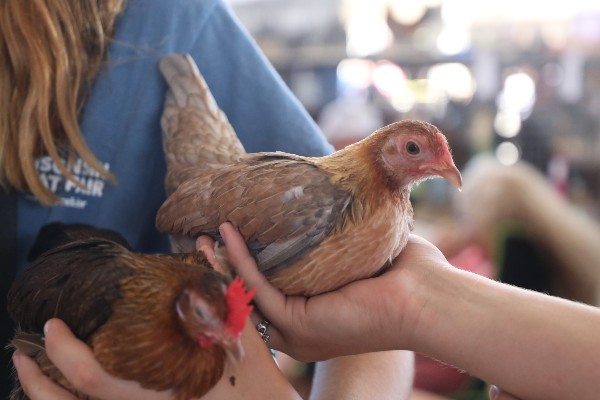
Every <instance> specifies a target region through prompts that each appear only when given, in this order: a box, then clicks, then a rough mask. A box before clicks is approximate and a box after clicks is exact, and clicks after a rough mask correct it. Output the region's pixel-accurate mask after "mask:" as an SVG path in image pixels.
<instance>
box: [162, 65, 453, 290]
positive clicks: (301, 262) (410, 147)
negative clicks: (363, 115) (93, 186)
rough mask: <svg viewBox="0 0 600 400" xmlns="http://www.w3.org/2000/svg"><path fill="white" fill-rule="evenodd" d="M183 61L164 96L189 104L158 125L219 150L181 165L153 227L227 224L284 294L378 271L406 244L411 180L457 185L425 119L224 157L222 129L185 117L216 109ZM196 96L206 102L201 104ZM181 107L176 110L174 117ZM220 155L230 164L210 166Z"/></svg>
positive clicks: (185, 232)
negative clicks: (308, 148) (347, 138)
mask: <svg viewBox="0 0 600 400" xmlns="http://www.w3.org/2000/svg"><path fill="white" fill-rule="evenodd" d="M174 57H175V56H172V57H171V59H170V60H169V59H166V60H163V62H162V64H163V65H164V64H165V63H169V62H171V61H172V60H173V58H174ZM186 60H187V64H188V67H187V70H186V69H180V70H179V74H180V76H178V77H177V79H175V78H173V76H168V75H167V74H165V75H166V79H167V81H168V83H169V85H170V92H180V91H183V92H184V93H186V92H187V93H188V95H187V96H186V95H185V94H181V93H179V95H178V96H175V95H173V94H170V95H169V96H170V97H169V98H173V97H179V98H180V99H184V100H185V101H184V102H181V103H179V104H178V105H177V106H175V105H174V104H173V103H172V102H170V100H168V101H167V106H168V107H169V106H170V107H171V109H170V111H169V115H168V116H167V115H165V116H164V117H163V118H166V119H168V120H169V121H171V122H170V123H169V125H165V124H163V128H164V127H165V126H166V127H167V128H169V126H177V127H178V129H177V130H176V131H175V132H172V130H171V129H167V130H165V131H164V132H165V135H164V139H165V141H166V142H169V141H174V140H177V141H179V142H180V145H181V146H184V147H185V146H186V143H190V142H192V141H194V142H195V143H197V144H201V143H203V145H202V148H201V149H196V150H195V151H197V152H198V154H199V155H200V156H201V155H202V154H209V153H211V152H213V153H216V154H215V155H212V156H210V157H209V158H207V159H208V163H209V165H204V164H203V161H202V160H201V159H197V160H194V163H196V164H195V165H191V164H192V163H190V164H188V165H186V166H185V167H184V168H182V169H185V171H186V176H185V178H184V179H182V180H180V181H179V182H178V185H177V186H176V189H175V190H174V191H173V192H172V193H171V192H169V194H170V196H168V198H167V200H166V201H165V202H164V204H163V205H162V206H161V208H160V209H159V211H158V214H157V218H156V226H157V228H158V229H159V230H161V231H164V232H170V233H172V234H174V235H178V237H181V236H184V237H188V238H196V237H198V236H200V235H209V236H211V237H213V238H214V239H216V240H218V241H220V240H221V238H220V236H219V233H218V227H219V225H220V224H222V223H223V222H226V221H230V222H231V223H233V225H234V226H235V227H237V229H239V231H240V232H241V234H242V235H243V237H244V238H245V240H246V243H247V245H248V247H249V249H250V251H251V253H252V254H253V256H254V257H255V258H256V261H257V264H258V266H259V269H260V271H261V272H262V273H263V274H264V275H265V276H266V277H267V279H268V280H269V281H270V283H271V284H273V285H274V286H275V287H278V288H279V289H281V290H282V291H283V292H284V293H286V294H296V295H304V296H312V295H316V294H319V293H323V292H327V291H330V290H333V289H336V288H339V287H341V286H343V285H345V284H347V283H349V282H352V281H354V280H358V279H362V278H366V277H370V276H373V275H375V274H377V273H378V272H380V271H381V270H382V269H383V268H385V266H386V265H388V264H389V261H390V260H391V259H393V258H394V257H396V256H397V255H398V254H399V253H400V251H401V250H402V249H403V248H404V246H405V244H406V241H407V239H408V235H409V233H410V231H411V229H412V218H413V210H412V206H411V203H410V199H409V196H410V191H411V188H412V187H413V185H414V184H416V183H418V182H420V181H422V180H425V179H428V178H432V177H435V176H441V177H444V178H446V179H447V180H448V181H449V182H450V183H452V184H453V185H455V186H457V187H459V188H460V186H461V182H462V181H461V176H460V172H459V171H458V169H457V168H456V166H455V165H454V162H453V160H452V156H451V153H450V149H449V146H448V143H447V140H446V138H445V137H444V135H443V134H442V133H441V132H440V131H439V130H438V129H437V128H436V127H435V126H433V125H431V124H428V123H426V122H421V121H413V120H405V121H400V122H396V123H393V124H391V125H388V126H385V127H383V128H381V129H379V130H377V131H375V132H374V133H372V134H371V135H370V136H369V137H367V138H365V139H364V140H362V141H360V142H357V143H355V144H352V145H350V146H347V147H346V148H344V149H341V150H338V151H337V152H335V153H333V154H331V155H329V156H325V157H303V156H298V155H294V154H287V153H282V152H270V153H254V154H245V155H240V152H239V146H238V147H236V148H237V149H238V150H236V151H235V152H234V153H233V154H232V153H228V152H227V151H225V154H223V153H224V152H223V150H222V149H223V147H220V148H217V147H213V146H212V143H213V142H214V141H218V140H219V139H218V136H219V135H220V134H221V132H222V131H223V130H222V129H216V128H215V126H214V124H205V125H190V126H187V125H186V123H185V119H184V117H185V116H186V115H187V113H192V114H198V115H202V114H206V113H207V110H210V114H211V115H217V114H218V115H221V114H219V112H218V111H216V110H217V109H218V107H217V105H216V104H213V102H214V99H212V96H210V94H209V93H208V88H207V86H206V84H205V83H204V81H203V80H202V78H201V76H200V74H199V72H198V71H197V69H196V68H195V67H194V66H193V61H192V60H191V58H187V59H186ZM180 61H182V60H181V59H180ZM180 64H183V62H180ZM164 70H165V68H163V71H164ZM181 75H183V76H187V78H186V79H187V81H186V82H188V83H187V84H180V85H174V84H173V82H183V81H184V80H185V78H184V77H182V76H181ZM203 91H204V93H203ZM192 98H193V99H194V100H190V99H192ZM203 101H206V103H203ZM198 102H200V103H202V106H200V107H197V106H196V104H197V103H198ZM173 107H174V108H173ZM177 107H179V108H180V109H181V111H180V114H181V115H180V117H179V121H178V123H174V122H172V121H175V120H177V119H178V117H177V112H176V109H177ZM197 118H198V119H201V118H204V119H205V120H206V119H209V118H211V117H210V116H208V115H207V116H205V117H197ZM213 119H214V118H213ZM221 120H222V118H221ZM220 126H222V123H221V125H220ZM226 131H227V132H228V134H227V137H224V138H222V139H221V140H223V141H225V142H237V141H238V140H237V139H235V137H234V134H235V132H233V130H232V129H231V128H230V127H229V128H228V129H226ZM175 133H176V134H177V135H178V137H177V138H175V137H174V136H173V135H174V134H175ZM187 137H192V138H194V139H192V140H188V139H186V138H187ZM200 138H205V139H200ZM191 146H192V145H190V147H191ZM165 149H166V158H167V160H171V159H172V158H173V157H174V156H175V155H173V154H171V153H170V152H169V149H170V146H168V145H167V146H165ZM188 151H194V150H188ZM217 155H220V156H221V157H222V159H224V160H227V159H229V160H230V161H229V162H219V163H218V165H216V167H215V163H213V160H215V159H216V158H217ZM167 186H168V187H169V185H167ZM174 187H175V185H172V186H171V188H174ZM168 191H169V189H168Z"/></svg>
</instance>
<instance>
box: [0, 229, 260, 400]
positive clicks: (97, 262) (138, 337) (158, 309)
mask: <svg viewBox="0 0 600 400" xmlns="http://www.w3.org/2000/svg"><path fill="white" fill-rule="evenodd" d="M62 229H63V230H66V231H69V229H70V232H68V233H67V234H64V235H63V237H64V238H65V240H64V243H57V247H54V248H51V249H49V250H47V251H46V252H44V253H42V254H41V255H40V256H39V257H38V258H37V259H36V260H35V261H34V262H33V263H32V264H31V265H30V266H29V267H28V268H27V270H25V271H24V273H23V274H22V275H21V276H20V277H19V278H18V279H17V280H16V281H15V282H14V283H13V285H12V287H11V289H10V291H9V294H8V312H9V315H10V316H11V318H12V319H13V320H14V321H15V323H16V326H17V327H18V328H17V332H16V334H15V336H14V339H13V341H12V345H13V346H14V347H15V348H17V349H19V350H21V351H23V352H25V353H26V354H28V355H29V356H31V357H32V358H34V359H35V360H36V361H37V362H38V364H39V365H40V367H41V368H42V370H43V371H44V372H45V373H46V374H47V375H48V376H50V377H51V378H52V379H53V380H55V381H56V382H58V383H59V384H61V385H63V386H64V387H66V388H67V389H69V390H71V391H72V392H73V393H76V394H77V395H78V396H79V397H81V398H86V397H85V396H84V395H82V394H81V393H77V392H76V391H75V390H74V389H73V388H72V387H71V386H70V385H69V383H68V382H67V381H66V380H65V379H64V377H62V375H61V374H60V371H58V369H56V368H55V367H54V366H53V365H52V363H51V362H50V361H49V359H48V358H47V356H46V353H45V350H44V342H43V336H42V335H43V334H42V332H43V325H44V323H45V322H46V321H47V320H48V319H50V318H52V317H58V318H60V319H62V320H63V321H65V323H66V324H67V325H68V326H69V327H70V328H71V330H72V331H73V333H74V334H75V335H76V336H77V337H79V338H80V339H82V340H84V341H85V342H86V343H87V344H88V345H90V347H91V348H92V351H93V353H94V355H95V356H96V358H97V359H98V361H99V363H100V364H101V365H102V367H103V368H104V369H105V370H106V371H107V372H109V373H110V374H112V375H114V376H116V377H119V378H122V379H126V380H135V381H138V382H139V383H140V384H141V386H142V387H144V388H148V389H154V390H158V391H162V390H168V389H171V390H172V391H173V394H174V397H175V398H176V399H179V400H183V399H190V398H198V397H200V396H202V395H204V394H205V393H206V392H207V391H208V390H209V389H211V388H212V387H213V386H214V385H215V384H216V383H217V381H218V380H219V379H220V378H221V375H222V374H223V371H224V365H225V362H226V360H227V358H228V357H231V359H232V360H234V359H236V358H237V359H239V358H240V357H241V356H242V353H243V349H242V347H241V342H240V335H241V331H242V329H243V327H244V324H245V322H246V320H247V317H248V315H249V313H250V311H251V307H250V306H249V305H248V303H249V302H250V300H251V298H252V296H253V293H252V292H250V293H248V292H246V291H245V289H244V286H243V283H242V281H241V280H240V279H239V278H237V279H236V280H234V281H232V282H230V283H229V282H228V280H227V279H226V278H225V277H223V276H222V275H220V274H218V273H217V272H215V271H213V270H212V269H211V268H210V266H209V264H208V262H207V261H206V259H205V257H204V255H203V254H202V253H193V254H178V255H144V254H138V253H134V252H132V251H130V250H128V249H127V247H125V246H124V245H122V244H120V243H118V242H117V241H115V240H114V239H113V238H114V236H113V235H112V234H110V233H109V234H107V232H106V231H102V230H94V229H92V228H90V227H86V228H82V227H80V226H77V227H75V228H73V227H69V226H68V225H66V226H62ZM80 229H84V230H83V231H81V230H80ZM57 230H58V228H57V227H56V226H54V227H53V228H52V229H50V230H49V231H47V232H46V233H51V232H53V233H56V232H57ZM81 232H83V233H81ZM43 233H44V232H42V235H43ZM84 234H85V235H87V238H82V236H83V235H84ZM73 237H76V238H77V239H75V240H74V241H69V238H73ZM38 241H39V242H47V240H46V239H43V237H42V238H40V239H39V240H38ZM12 398H13V399H20V398H26V397H25V395H24V394H23V393H22V391H21V390H20V387H19V385H18V384H17V385H16V388H15V390H14V391H13V397H12Z"/></svg>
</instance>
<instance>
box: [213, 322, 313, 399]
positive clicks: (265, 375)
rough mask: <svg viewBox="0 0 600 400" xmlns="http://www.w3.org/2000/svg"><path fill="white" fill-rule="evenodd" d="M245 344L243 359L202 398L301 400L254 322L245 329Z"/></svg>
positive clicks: (226, 369)
mask: <svg viewBox="0 0 600 400" xmlns="http://www.w3.org/2000/svg"><path fill="white" fill-rule="evenodd" d="M243 344H244V352H245V354H244V357H243V359H242V360H241V361H240V362H239V363H238V364H236V365H232V364H231V363H229V364H228V365H227V367H226V368H225V372H224V373H223V377H222V378H221V380H220V381H219V382H218V383H217V385H216V386H215V387H214V388H213V389H212V390H211V391H210V392H209V393H208V394H207V395H206V396H205V397H202V400H211V399H229V400H241V399H254V398H263V399H282V400H300V399H301V398H300V396H299V395H298V393H296V391H295V390H294V388H293V387H292V385H291V384H290V383H289V382H288V381H287V379H286V378H285V376H284V375H283V374H282V372H281V371H280V370H279V367H277V364H276V363H275V361H274V360H273V357H272V356H271V353H270V351H269V349H268V348H267V346H265V344H264V343H263V341H262V339H261V338H260V337H259V336H258V333H257V332H256V331H255V330H254V326H253V325H252V323H251V322H250V323H247V324H246V327H245V328H244V337H243Z"/></svg>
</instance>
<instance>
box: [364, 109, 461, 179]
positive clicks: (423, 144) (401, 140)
mask: <svg viewBox="0 0 600 400" xmlns="http://www.w3.org/2000/svg"><path fill="white" fill-rule="evenodd" d="M372 136H373V139H374V140H373V143H374V146H376V148H375V149H376V151H378V152H379V157H377V161H378V163H379V164H380V167H381V168H382V169H383V170H384V171H385V174H386V175H387V176H388V177H389V178H390V180H391V181H392V182H393V183H394V184H395V185H397V186H398V187H404V186H409V187H410V186H411V185H412V184H413V183H416V182H420V181H422V180H425V179H429V178H432V177H435V176H441V177H443V178H445V179H446V180H448V182H450V183H451V184H452V185H454V186H456V187H457V188H458V189H460V188H461V186H462V178H461V175H460V172H459V171H458V168H456V166H455V165H454V161H453V160H452V153H451V152H450V147H449V146H448V141H447V140H446V137H445V136H444V135H443V134H442V133H441V132H440V131H439V130H438V129H437V128H436V127H435V126H433V125H431V124H429V123H427V122H422V121H413V120H405V121H400V122H396V123H393V124H391V125H388V126H386V127H384V128H381V129H380V130H378V131H376V132H375V133H374V134H373V135H372ZM372 148H373V147H372Z"/></svg>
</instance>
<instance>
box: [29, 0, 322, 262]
mask: <svg viewBox="0 0 600 400" xmlns="http://www.w3.org/2000/svg"><path fill="white" fill-rule="evenodd" d="M170 53H190V54H191V55H192V57H193V58H194V59H195V61H196V63H197V64H198V67H199V69H200V71H201V72H202V74H203V76H204V77H205V79H206V81H207V83H208V85H209V86H210V88H211V91H212V92H213V95H214V96H215V98H216V100H217V103H218V104H219V106H220V107H221V108H222V109H223V111H224V112H225V114H226V115H227V116H228V118H229V120H230V122H231V124H232V125H233V127H234V129H235V130H236V132H237V134H238V135H239V137H240V139H241V141H242V143H243V144H244V147H245V148H246V150H247V151H248V152H256V151H273V150H281V151H287V152H292V153H295V154H303V155H324V154H327V153H330V152H331V151H332V147H331V146H330V145H329V144H328V143H327V141H326V140H325V139H324V137H323V136H322V134H321V133H320V131H319V129H318V127H317V126H316V124H315V123H314V122H313V120H312V119H311V117H310V116H309V115H308V113H307V112H306V111H305V110H304V108H303V107H302V106H301V105H300V103H299V102H298V101H297V99H295V98H294V97H293V95H292V94H291V92H290V91H289V89H288V88H287V87H286V86H285V84H284V83H283V81H282V80H281V78H280V77H279V76H278V75H277V73H276V72H275V70H274V69H273V67H272V66H271V65H270V64H269V63H268V61H267V60H266V59H265V57H264V55H263V54H262V53H261V52H260V51H259V49H258V48H257V46H256V44H255V43H254V42H253V40H252V39H251V38H250V37H249V35H248V34H247V32H246V31H245V30H244V29H243V28H242V27H241V25H240V23H239V22H238V20H237V19H236V18H235V16H234V15H233V14H232V12H231V10H230V9H229V7H228V6H227V5H226V4H224V3H223V2H222V1H221V0H169V1H164V0H129V1H128V2H127V6H126V9H125V11H124V12H123V14H122V15H121V16H120V17H119V20H118V22H117V26H116V31H115V37H114V40H113V42H112V44H111V46H110V49H109V55H108V63H107V66H106V67H105V68H103V69H102V71H101V72H100V74H99V75H98V77H97V79H96V81H95V83H94V87H93V90H92V93H91V96H90V97H89V99H88V100H87V102H86V106H85V109H84V110H83V113H82V115H81V128H82V132H83V134H84V136H85V139H86V142H87V144H88V145H89V147H90V149H91V150H92V152H93V153H94V154H95V155H96V157H97V158H98V160H99V161H100V162H101V163H103V165H105V166H106V168H107V169H108V170H109V171H110V172H112V173H113V174H114V175H115V176H116V178H117V180H118V183H117V184H116V185H113V184H111V183H109V182H107V181H106V180H105V179H104V178H103V177H102V176H100V175H99V174H98V173H97V172H95V171H94V170H92V169H91V168H90V167H89V166H88V165H87V164H86V163H84V162H83V161H82V160H76V162H75V163H73V164H72V167H71V170H72V172H73V174H74V175H75V176H76V177H77V178H78V179H79V180H80V181H81V182H82V183H83V184H84V185H85V189H84V190H82V189H81V188H79V187H78V186H76V185H75V184H73V183H71V182H69V181H67V180H66V179H65V178H64V177H63V176H62V175H61V174H60V172H58V170H57V168H56V166H55V165H54V163H53V162H52V160H51V159H50V158H49V157H42V158H40V159H39V160H38V163H37V166H38V171H39V173H40V176H41V178H42V180H43V181H44V182H45V183H46V185H47V186H48V187H49V188H51V190H52V191H53V192H54V193H56V194H57V195H58V196H59V197H60V198H61V203H60V204H59V205H56V206H52V207H46V206H43V205H41V204H40V203H38V202H37V200H35V199H33V198H32V197H31V196H28V195H20V197H19V202H18V232H17V234H18V266H19V268H22V267H23V266H24V265H25V264H26V261H25V260H26V256H27V253H28V252H29V249H30V247H31V245H32V243H33V240H34V239H35V236H36V234H37V232H38V230H39V229H40V227H41V226H42V225H44V224H46V223H48V222H51V221H63V222H83V223H88V224H92V225H95V226H99V227H105V228H110V229H114V230H117V231H119V232H120V233H122V234H123V235H124V236H125V237H126V238H127V240H128V241H129V242H130V243H131V245H132V246H133V247H134V248H135V249H136V250H138V251H143V252H166V251H168V250H169V246H168V239H167V236H166V235H165V234H162V233H159V232H158V231H157V230H156V228H155V226H154V223H155V215H156V212H157V210H158V208H159V207H160V205H161V204H162V203H163V201H164V199H165V193H164V186H163V183H164V175H165V161H164V156H163V151H162V143H161V130H160V122H159V121H160V116H161V113H162V109H163V101H164V95H165V91H166V84H165V82H164V80H163V78H162V76H161V75H160V72H159V70H158V60H159V59H160V57H161V56H163V55H165V54H170Z"/></svg>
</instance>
